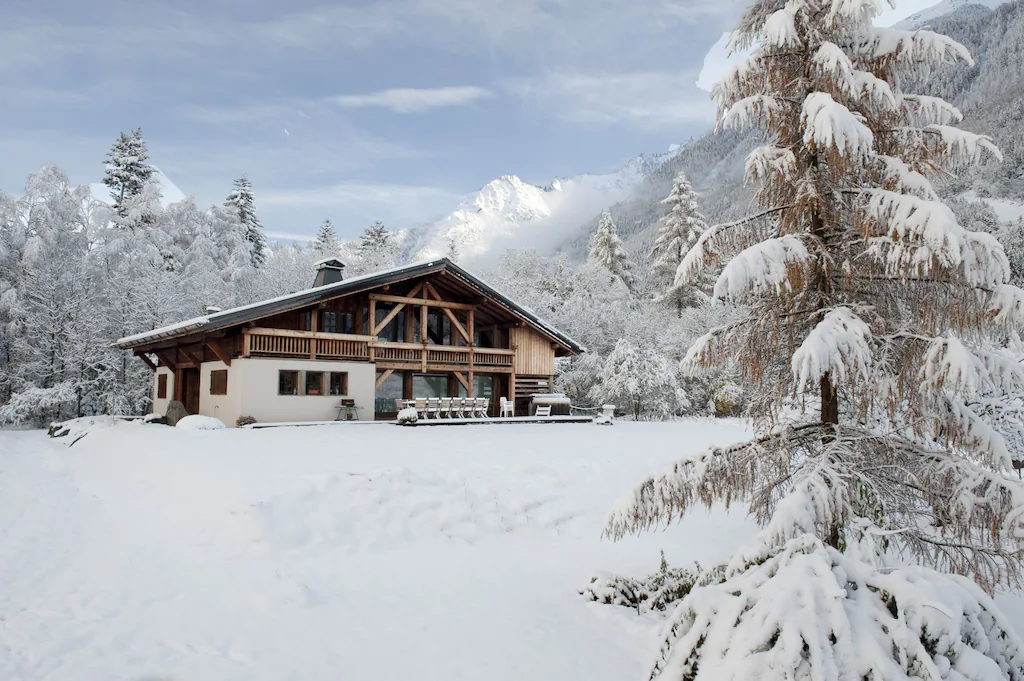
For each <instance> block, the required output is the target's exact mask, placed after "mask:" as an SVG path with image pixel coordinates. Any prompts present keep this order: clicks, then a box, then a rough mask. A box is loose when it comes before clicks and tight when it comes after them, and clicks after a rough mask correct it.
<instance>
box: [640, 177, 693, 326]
mask: <svg viewBox="0 0 1024 681" xmlns="http://www.w3.org/2000/svg"><path fill="white" fill-rule="evenodd" d="M662 203H664V204H666V205H668V206H669V207H670V208H669V212H668V213H667V214H666V215H665V216H664V217H663V218H661V220H660V223H661V226H660V228H659V229H658V233H657V235H656V236H655V239H654V246H653V247H652V248H651V260H653V261H654V264H653V265H652V268H651V269H652V274H653V275H654V277H655V280H656V281H657V283H658V292H657V294H656V300H657V301H658V302H661V303H664V304H665V305H669V306H671V307H674V308H675V309H677V310H679V311H682V309H683V307H686V306H687V305H694V304H698V303H700V302H703V301H705V300H706V299H707V296H705V295H704V292H703V291H701V290H700V288H699V287H698V286H695V285H693V284H684V283H681V282H676V271H677V270H678V269H679V265H680V264H682V262H683V258H684V257H685V256H686V254H687V253H688V252H689V250H690V248H691V247H693V245H694V244H695V243H697V239H698V238H700V235H701V234H703V233H704V230H706V229H707V224H706V223H705V222H704V216H703V215H701V212H700V206H699V205H698V204H697V193H696V192H695V191H693V186H692V185H691V184H690V181H689V180H687V179H686V175H685V174H684V173H679V175H677V176H676V179H675V181H674V182H673V183H672V191H671V192H670V193H669V195H668V196H667V197H665V199H664V200H662Z"/></svg>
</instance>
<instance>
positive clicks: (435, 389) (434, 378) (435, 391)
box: [412, 374, 448, 397]
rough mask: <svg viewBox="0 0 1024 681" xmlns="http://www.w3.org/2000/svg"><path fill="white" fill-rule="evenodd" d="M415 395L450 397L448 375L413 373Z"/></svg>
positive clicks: (413, 392) (413, 394)
mask: <svg viewBox="0 0 1024 681" xmlns="http://www.w3.org/2000/svg"><path fill="white" fill-rule="evenodd" d="M412 396H413V397H448V376H446V375H444V374H413V377H412Z"/></svg>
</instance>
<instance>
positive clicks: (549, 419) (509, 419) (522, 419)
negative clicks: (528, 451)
mask: <svg viewBox="0 0 1024 681" xmlns="http://www.w3.org/2000/svg"><path fill="white" fill-rule="evenodd" d="M593 421H594V419H593V417H590V416H506V417H504V418H500V417H494V418H486V419H420V420H419V421H417V422H416V423H403V424H396V425H403V426H410V427H419V426H470V425H477V426H486V425H493V424H496V423H593Z"/></svg>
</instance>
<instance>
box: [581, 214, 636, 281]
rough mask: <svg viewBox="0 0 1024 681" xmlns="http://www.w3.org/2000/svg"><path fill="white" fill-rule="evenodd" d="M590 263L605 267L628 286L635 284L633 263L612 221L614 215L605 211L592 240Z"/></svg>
mask: <svg viewBox="0 0 1024 681" xmlns="http://www.w3.org/2000/svg"><path fill="white" fill-rule="evenodd" d="M588 258H589V260H590V262H592V263H594V264H596V265H600V266H601V267H604V268H605V269H606V270H608V271H609V272H611V273H612V276H613V277H618V278H619V279H621V280H622V283H624V284H625V285H626V286H631V285H632V284H633V263H632V261H631V260H630V259H629V253H628V252H626V247H625V246H623V245H622V239H620V238H619V233H618V230H617V228H616V227H615V221H614V220H612V214H611V212H610V211H608V210H607V209H605V210H604V211H602V213H601V217H600V218H599V219H598V221H597V229H596V230H595V231H594V236H593V237H591V239H590V255H589V256H588Z"/></svg>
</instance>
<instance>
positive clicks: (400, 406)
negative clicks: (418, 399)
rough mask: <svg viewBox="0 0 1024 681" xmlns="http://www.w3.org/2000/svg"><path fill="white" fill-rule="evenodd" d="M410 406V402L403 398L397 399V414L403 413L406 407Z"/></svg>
mask: <svg viewBox="0 0 1024 681" xmlns="http://www.w3.org/2000/svg"><path fill="white" fill-rule="evenodd" d="M408 406H410V405H409V401H408V400H403V399H402V398H401V397H396V398H395V413H396V414H397V413H398V412H400V411H402V410H403V409H405V408H406V407H408Z"/></svg>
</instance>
